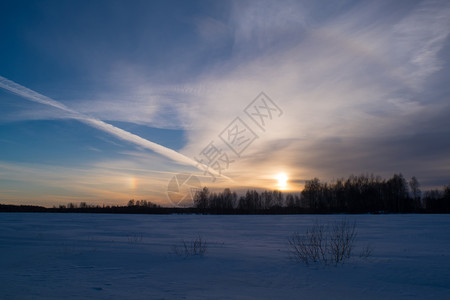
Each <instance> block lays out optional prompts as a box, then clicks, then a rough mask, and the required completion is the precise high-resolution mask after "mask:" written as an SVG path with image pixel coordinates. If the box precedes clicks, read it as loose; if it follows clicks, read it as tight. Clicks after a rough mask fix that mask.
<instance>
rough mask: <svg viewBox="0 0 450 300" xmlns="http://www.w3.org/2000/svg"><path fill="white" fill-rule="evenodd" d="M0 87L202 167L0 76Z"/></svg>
mask: <svg viewBox="0 0 450 300" xmlns="http://www.w3.org/2000/svg"><path fill="white" fill-rule="evenodd" d="M0 87H2V88H4V89H6V90H8V91H10V92H12V93H15V94H17V95H20V96H22V97H24V98H26V99H28V100H31V101H34V102H38V103H41V104H44V105H49V106H52V107H55V108H58V109H60V110H63V111H64V112H66V113H68V117H70V118H73V119H77V120H79V121H81V122H83V123H86V124H88V125H90V126H92V127H95V128H97V129H100V130H102V131H104V132H107V133H109V134H111V135H113V136H115V137H117V138H120V139H122V140H125V141H128V142H131V143H134V144H136V145H139V146H141V147H143V148H145V149H150V150H152V151H154V152H156V153H159V154H161V155H163V156H165V157H167V158H169V159H171V160H173V161H176V162H178V163H181V164H184V165H191V166H195V167H197V168H201V167H203V166H202V165H200V164H199V163H198V162H197V161H195V160H193V159H191V158H189V157H187V156H184V155H183V154H181V153H178V152H176V151H174V150H172V149H169V148H167V147H164V146H161V145H159V144H156V143H153V142H151V141H149V140H146V139H143V138H141V137H140V136H137V135H135V134H132V133H130V132H127V131H125V130H123V129H120V128H118V127H115V126H113V125H111V124H108V123H105V122H103V121H101V120H97V119H94V118H90V117H87V116H85V115H83V114H81V113H78V112H77V111H75V110H72V109H70V108H68V107H66V106H65V105H64V104H62V103H60V102H57V101H55V100H53V99H51V98H48V97H46V96H44V95H41V94H39V93H36V92H34V91H32V90H30V89H27V88H25V87H23V86H21V85H19V84H17V83H15V82H12V81H10V80H8V79H6V78H4V77H2V76H0ZM201 170H202V169H201ZM211 172H214V170H212V171H211Z"/></svg>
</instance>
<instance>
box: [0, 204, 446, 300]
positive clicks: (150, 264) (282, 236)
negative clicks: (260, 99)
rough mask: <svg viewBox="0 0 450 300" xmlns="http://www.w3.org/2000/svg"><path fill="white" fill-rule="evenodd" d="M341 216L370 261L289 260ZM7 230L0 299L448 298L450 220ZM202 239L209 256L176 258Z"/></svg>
mask: <svg viewBox="0 0 450 300" xmlns="http://www.w3.org/2000/svg"><path fill="white" fill-rule="evenodd" d="M343 218H346V219H348V220H350V221H356V223H357V229H358V240H357V245H359V246H365V245H366V244H367V243H370V244H371V245H372V246H373V247H374V253H373V256H372V257H371V258H369V259H363V258H360V257H359V256H358V255H356V256H355V258H354V259H352V260H351V261H349V262H348V263H345V264H344V265H340V266H337V267H335V266H318V265H313V266H306V265H304V264H302V263H297V262H294V261H292V260H291V259H289V256H288V250H287V249H288V247H287V238H288V236H289V235H290V234H291V233H292V232H293V231H299V232H303V231H304V230H305V229H306V228H307V227H308V226H310V225H311V224H312V223H313V222H314V221H315V220H318V221H319V222H323V223H326V222H329V221H333V220H341V219H343ZM0 226H1V231H0V299H450V251H449V249H450V215H351V216H342V215H328V216H323V215H319V216H311V215H289V216H213V215H102V214H43V213H34V214H24V213H2V214H0ZM197 235H200V236H202V237H203V239H205V240H206V241H207V245H208V249H207V251H206V254H205V256H204V257H200V256H193V257H187V258H184V257H180V256H177V255H176V254H174V253H173V249H172V248H173V246H174V245H180V244H181V242H182V240H183V239H185V240H192V239H194V238H195V237H196V236H197ZM358 251H359V249H356V252H357V253H358Z"/></svg>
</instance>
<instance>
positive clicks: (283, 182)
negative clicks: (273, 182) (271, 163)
mask: <svg viewBox="0 0 450 300" xmlns="http://www.w3.org/2000/svg"><path fill="white" fill-rule="evenodd" d="M275 178H276V179H277V180H278V184H277V187H278V188H279V189H281V190H284V189H286V188H287V181H288V177H287V175H286V174H285V173H279V174H277V176H276V177H275Z"/></svg>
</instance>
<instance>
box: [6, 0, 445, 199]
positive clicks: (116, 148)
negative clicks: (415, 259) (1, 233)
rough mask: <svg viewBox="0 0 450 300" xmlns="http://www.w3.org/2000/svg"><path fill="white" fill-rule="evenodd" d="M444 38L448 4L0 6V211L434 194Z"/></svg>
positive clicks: (438, 182)
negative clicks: (401, 190)
mask: <svg viewBox="0 0 450 300" xmlns="http://www.w3.org/2000/svg"><path fill="white" fill-rule="evenodd" d="M449 33H450V2H448V1H413V0H411V1H409V0H408V1H345V0H342V1H264V0H262V1H195V0H194V1H82V0H80V1H20V0H19V1H9V0H4V1H1V2H0V203H11V204H34V205H44V206H53V205H56V206H57V205H59V204H66V203H68V202H75V203H78V202H82V201H83V202H87V203H91V204H108V205H111V204H120V205H121V204H124V203H126V202H127V201H128V200H130V199H146V200H149V201H153V202H155V203H159V204H161V205H165V206H172V205H178V204H180V202H179V201H180V198H176V197H181V195H182V194H183V193H185V191H186V188H187V190H190V187H191V186H192V185H194V186H197V185H199V186H208V187H210V188H212V189H223V188H225V187H230V188H232V189H235V190H238V191H239V190H245V189H248V188H258V189H282V190H285V191H288V192H299V191H300V190H301V189H302V187H303V184H304V182H305V180H309V179H312V178H314V177H318V178H320V179H321V180H323V181H330V180H333V179H336V178H341V177H348V176H349V175H351V174H355V175H359V174H371V173H373V174H376V175H380V176H382V177H384V178H389V177H391V176H392V175H393V174H394V173H400V172H401V173H402V174H403V175H404V176H405V178H406V179H409V178H410V177H412V176H416V177H417V178H418V179H419V182H420V183H421V186H422V189H431V188H441V187H442V186H443V185H446V184H449V183H450V118H449V117H448V116H449V115H450V85H449V78H450V68H449V64H450V59H449V58H450V38H449ZM193 178H195V179H196V180H197V179H198V181H195V184H194V183H193V182H194V181H192V180H191V179H193ZM174 180H175V181H174ZM186 180H187V183H189V184H188V185H184V186H183V184H182V183H183V182H185V181H186ZM174 182H175V186H177V184H178V185H180V186H183V188H184V190H183V191H184V192H182V191H181V190H180V191H179V192H178V194H177V193H175V194H174V192H176V191H175V190H176V187H174ZM284 182H285V183H284ZM174 189H175V190H174ZM171 195H172V196H173V195H175V196H176V197H175V198H173V197H172V196H171Z"/></svg>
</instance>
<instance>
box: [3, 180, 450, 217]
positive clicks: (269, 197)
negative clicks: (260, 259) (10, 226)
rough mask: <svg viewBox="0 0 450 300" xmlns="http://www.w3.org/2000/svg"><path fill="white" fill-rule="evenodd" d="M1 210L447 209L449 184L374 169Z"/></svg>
mask: <svg viewBox="0 0 450 300" xmlns="http://www.w3.org/2000/svg"><path fill="white" fill-rule="evenodd" d="M0 212H69V213H137V214H139V213H149V214H170V213H212V214H294V213H412V212H415V213H450V184H449V185H447V186H445V187H444V188H443V189H441V190H438V189H434V190H428V191H424V192H422V191H421V189H420V183H419V181H418V180H417V178H416V177H412V178H411V179H409V180H408V181H407V180H406V179H405V178H404V177H403V175H402V174H394V175H393V176H392V177H391V178H389V179H382V178H381V177H380V176H374V175H360V176H354V175H351V176H349V177H348V178H340V179H336V180H333V181H331V182H322V181H320V180H319V179H318V178H313V179H311V180H307V181H306V182H305V186H304V189H303V190H302V191H301V192H299V193H283V192H281V191H277V190H274V191H268V190H266V191H257V190H248V191H246V192H245V194H243V195H238V194H237V193H236V192H233V191H231V190H230V189H229V188H226V189H224V191H223V192H219V193H216V192H212V191H210V190H209V189H208V188H207V187H204V188H203V189H200V190H198V191H197V192H196V193H195V196H194V199H193V206H192V207H162V206H160V205H157V204H155V203H153V202H151V201H147V200H134V199H131V200H129V201H128V203H127V204H126V205H115V206H114V205H113V206H110V205H106V206H105V205H102V206H100V205H90V204H87V203H86V202H81V203H79V204H76V203H69V204H67V205H59V207H55V206H54V207H53V208H46V207H42V206H31V205H5V204H0Z"/></svg>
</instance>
